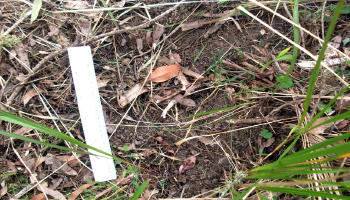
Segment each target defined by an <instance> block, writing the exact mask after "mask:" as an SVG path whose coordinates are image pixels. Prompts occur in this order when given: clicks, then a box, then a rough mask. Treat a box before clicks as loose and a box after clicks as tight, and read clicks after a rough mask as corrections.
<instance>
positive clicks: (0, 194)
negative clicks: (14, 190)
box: [0, 181, 7, 198]
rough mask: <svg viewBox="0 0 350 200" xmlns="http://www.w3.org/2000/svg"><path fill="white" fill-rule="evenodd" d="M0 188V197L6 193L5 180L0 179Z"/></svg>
mask: <svg viewBox="0 0 350 200" xmlns="http://www.w3.org/2000/svg"><path fill="white" fill-rule="evenodd" d="M0 186H1V190H0V198H1V197H3V196H5V194H7V185H6V183H5V181H2V182H1V184H0Z"/></svg>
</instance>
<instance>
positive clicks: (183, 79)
mask: <svg viewBox="0 0 350 200" xmlns="http://www.w3.org/2000/svg"><path fill="white" fill-rule="evenodd" d="M176 78H177V79H178V80H179V81H180V83H181V84H182V89H181V90H184V91H185V90H186V89H187V87H188V86H189V85H191V83H190V82H188V80H187V79H186V77H185V75H184V74H183V73H182V72H181V71H180V72H179V75H178V76H177V77H176Z"/></svg>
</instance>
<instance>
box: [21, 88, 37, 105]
mask: <svg viewBox="0 0 350 200" xmlns="http://www.w3.org/2000/svg"><path fill="white" fill-rule="evenodd" d="M37 95H38V93H37V92H36V91H35V90H34V89H30V90H28V91H27V93H26V94H25V95H24V96H23V98H22V101H23V105H27V103H28V102H29V100H31V99H32V98H33V97H35V96H37Z"/></svg>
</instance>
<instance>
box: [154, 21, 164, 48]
mask: <svg viewBox="0 0 350 200" xmlns="http://www.w3.org/2000/svg"><path fill="white" fill-rule="evenodd" d="M163 33H164V26H163V25H161V24H156V25H155V27H154V31H153V34H152V37H153V47H154V45H156V44H157V42H158V40H159V38H160V37H161V36H162V35H163Z"/></svg>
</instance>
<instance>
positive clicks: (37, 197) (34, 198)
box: [30, 193, 46, 200]
mask: <svg viewBox="0 0 350 200" xmlns="http://www.w3.org/2000/svg"><path fill="white" fill-rule="evenodd" d="M45 199H46V197H45V195H44V193H40V194H37V195H34V196H32V198H30V200H45Z"/></svg>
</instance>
